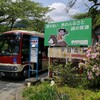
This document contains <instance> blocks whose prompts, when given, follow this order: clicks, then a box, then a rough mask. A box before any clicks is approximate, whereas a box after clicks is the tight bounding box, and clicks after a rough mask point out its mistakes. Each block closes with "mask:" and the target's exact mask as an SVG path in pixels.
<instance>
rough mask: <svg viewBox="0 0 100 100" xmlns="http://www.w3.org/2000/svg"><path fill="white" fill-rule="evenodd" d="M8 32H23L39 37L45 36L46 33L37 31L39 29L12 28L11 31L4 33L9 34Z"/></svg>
mask: <svg viewBox="0 0 100 100" xmlns="http://www.w3.org/2000/svg"><path fill="white" fill-rule="evenodd" d="M8 33H22V34H27V35H32V36H38V37H42V38H44V34H43V33H40V32H37V31H27V30H11V31H6V32H4V34H8Z"/></svg>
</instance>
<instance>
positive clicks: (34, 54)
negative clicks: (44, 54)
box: [30, 36, 38, 63]
mask: <svg viewBox="0 0 100 100" xmlns="http://www.w3.org/2000/svg"><path fill="white" fill-rule="evenodd" d="M37 59H38V38H37V37H33V36H32V37H31V40H30V62H35V63H37Z"/></svg>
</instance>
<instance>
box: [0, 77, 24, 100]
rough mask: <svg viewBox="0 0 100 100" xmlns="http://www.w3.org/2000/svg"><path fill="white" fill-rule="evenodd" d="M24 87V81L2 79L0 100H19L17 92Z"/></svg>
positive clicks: (0, 82) (0, 81) (0, 79)
mask: <svg viewBox="0 0 100 100" xmlns="http://www.w3.org/2000/svg"><path fill="white" fill-rule="evenodd" d="M23 86H24V80H18V79H16V80H15V79H11V78H0V100H17V99H15V98H16V93H17V91H18V90H19V89H20V88H22V87H23Z"/></svg>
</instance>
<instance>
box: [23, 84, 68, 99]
mask: <svg viewBox="0 0 100 100" xmlns="http://www.w3.org/2000/svg"><path fill="white" fill-rule="evenodd" d="M23 97H26V98H27V100H68V96H67V95H64V94H63V93H61V94H60V93H59V92H58V91H57V89H56V87H51V86H50V84H48V83H42V84H40V85H36V86H32V87H29V88H25V89H24V90H23Z"/></svg>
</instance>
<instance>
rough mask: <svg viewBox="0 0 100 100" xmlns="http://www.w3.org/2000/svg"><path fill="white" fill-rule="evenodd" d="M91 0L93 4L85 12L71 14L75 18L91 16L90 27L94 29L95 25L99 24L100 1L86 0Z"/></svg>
mask: <svg viewBox="0 0 100 100" xmlns="http://www.w3.org/2000/svg"><path fill="white" fill-rule="evenodd" d="M88 1H90V2H91V1H92V2H93V5H92V6H91V7H89V8H88V12H86V13H82V14H81V13H80V14H76V15H73V16H72V17H73V18H75V19H81V18H89V17H90V18H92V28H93V29H95V28H96V27H98V26H100V9H99V6H100V3H99V0H88Z"/></svg>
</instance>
